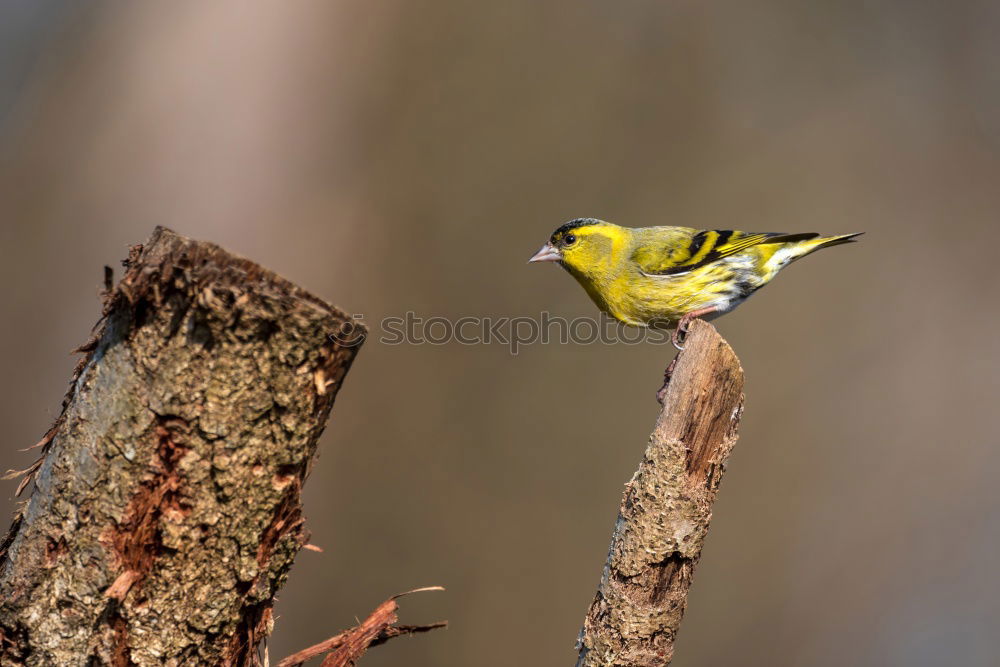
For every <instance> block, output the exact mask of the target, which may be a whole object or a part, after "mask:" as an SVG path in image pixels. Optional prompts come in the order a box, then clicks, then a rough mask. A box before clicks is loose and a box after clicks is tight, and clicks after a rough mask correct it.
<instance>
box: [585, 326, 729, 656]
mask: <svg viewBox="0 0 1000 667" xmlns="http://www.w3.org/2000/svg"><path fill="white" fill-rule="evenodd" d="M665 390H666V391H665V392H664V393H663V401H662V402H663V409H662V411H661V412H660V416H659V419H658V420H657V422H656V426H655V428H654V429H653V434H652V435H651V436H650V439H649V445H648V447H647V448H646V453H645V456H644V458H643V460H642V463H641V464H640V465H639V469H638V471H636V473H635V475H634V476H633V477H632V479H631V481H629V483H628V484H626V486H625V493H624V495H623V497H622V502H621V507H620V509H619V512H618V520H617V522H616V523H615V529H614V533H613V534H612V538H611V549H610V552H609V553H608V558H607V562H606V563H605V565H604V572H603V574H602V576H601V583H600V586H599V588H598V591H597V595H596V596H595V598H594V601H593V603H592V604H591V606H590V610H589V612H588V613H587V617H586V619H585V621H584V626H583V630H582V631H581V633H580V638H579V641H578V645H577V649H578V651H579V659H578V661H577V667H598V666H599V665H600V666H601V667H614V666H620V667H652V666H654V665H655V666H658V667H659V666H662V665H667V664H669V663H670V660H671V659H672V658H673V652H674V639H675V637H676V635H677V630H678V628H679V627H680V623H681V618H682V617H683V615H684V609H685V607H686V605H687V594H688V588H689V587H690V585H691V579H692V576H693V574H694V568H695V565H696V564H697V563H698V558H699V557H700V556H701V549H702V544H703V543H704V540H705V535H706V534H707V533H708V525H709V521H710V520H711V518H712V504H713V503H714V502H715V496H716V493H717V492H718V490H719V484H720V482H721V481H722V474H723V471H724V470H725V465H726V460H727V459H728V458H729V454H730V452H731V451H732V449H733V446H734V445H735V444H736V438H737V427H738V425H739V421H740V415H741V413H742V411H743V369H742V368H741V367H740V363H739V360H738V359H737V358H736V355H735V354H734V353H733V350H732V348H730V347H729V345H728V344H727V343H726V341H724V340H723V339H722V337H721V336H719V334H718V333H717V332H716V331H715V329H714V328H713V327H712V325H710V324H707V323H706V322H703V321H701V320H695V321H694V322H693V323H692V326H691V328H690V331H689V333H688V336H687V340H686V343H685V349H684V351H682V352H681V353H680V354H679V355H678V356H677V359H676V360H675V363H674V364H673V369H672V373H671V374H670V377H669V381H668V384H667V385H666V387H665Z"/></svg>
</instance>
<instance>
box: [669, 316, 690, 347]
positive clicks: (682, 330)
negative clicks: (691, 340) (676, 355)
mask: <svg viewBox="0 0 1000 667" xmlns="http://www.w3.org/2000/svg"><path fill="white" fill-rule="evenodd" d="M687 333H688V322H687V321H685V320H683V319H682V320H681V321H680V322H678V323H677V328H676V329H674V333H673V335H672V336H671V337H670V342H671V343H673V344H674V347H676V348H677V350H678V351H680V352H683V351H684V345H683V343H684V340H685V339H686V338H687Z"/></svg>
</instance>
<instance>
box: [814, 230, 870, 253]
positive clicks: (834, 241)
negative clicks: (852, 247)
mask: <svg viewBox="0 0 1000 667" xmlns="http://www.w3.org/2000/svg"><path fill="white" fill-rule="evenodd" d="M862 234H864V232H855V233H854V234H841V235H840V236H821V237H819V238H818V239H815V240H814V241H813V242H812V244H811V245H814V246H815V247H814V248H813V250H819V249H820V248H831V247H833V246H835V245H841V244H843V243H854V242H855V241H856V240H857V238H858V237H859V236H861V235H862Z"/></svg>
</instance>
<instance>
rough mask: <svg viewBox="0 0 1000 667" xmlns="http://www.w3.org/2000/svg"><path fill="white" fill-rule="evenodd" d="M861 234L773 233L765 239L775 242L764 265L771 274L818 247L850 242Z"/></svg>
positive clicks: (768, 241)
mask: <svg viewBox="0 0 1000 667" xmlns="http://www.w3.org/2000/svg"><path fill="white" fill-rule="evenodd" d="M862 234H864V232H857V233H855V234H841V235H840V236H820V235H819V234H815V233H808V234H781V235H775V236H773V237H770V238H768V239H767V243H768V244H772V243H773V244H775V245H774V246H773V247H774V248H775V250H774V251H773V252H772V253H771V255H770V257H768V258H767V261H766V262H765V263H764V267H765V269H767V270H768V271H769V272H770V273H769V274H770V275H771V276H773V275H774V274H775V273H777V272H778V271H780V270H781V268H782V267H784V266H786V265H788V264H790V263H791V262H794V261H795V260H797V259H801V258H803V257H805V256H806V255H809V254H812V253H814V252H816V251H817V250H819V249H820V248H830V247H832V246H835V245H841V244H843V243H852V242H854V240H855V239H856V238H857V237H859V236H861V235H862ZM768 279H770V278H768Z"/></svg>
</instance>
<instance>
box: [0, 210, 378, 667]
mask: <svg viewBox="0 0 1000 667" xmlns="http://www.w3.org/2000/svg"><path fill="white" fill-rule="evenodd" d="M125 266H126V272H125V275H124V277H123V278H122V280H121V282H120V283H119V284H118V285H117V286H116V287H114V288H113V289H109V291H108V292H107V294H106V295H105V302H104V313H103V316H102V318H101V320H100V321H99V323H98V326H97V327H96V328H95V333H94V335H93V337H92V338H91V340H90V341H89V342H88V343H87V344H85V345H84V346H82V348H81V350H80V351H82V352H84V353H85V356H84V357H83V358H82V359H81V363H80V364H79V365H78V366H77V370H76V373H75V375H74V378H73V381H72V382H71V386H70V389H69V392H68V394H67V396H66V398H65V400H64V402H63V410H62V413H61V415H60V417H59V418H58V419H57V421H56V423H55V425H54V426H53V427H52V429H51V430H50V431H49V432H48V433H47V434H46V437H45V438H44V439H43V440H42V442H41V443H40V444H41V445H42V457H41V458H40V459H39V461H38V462H36V464H35V465H34V466H32V467H31V468H29V470H28V471H26V474H27V477H26V478H25V479H26V480H29V479H32V478H33V479H34V481H35V488H34V490H33V492H32V494H31V497H30V498H29V500H28V501H27V503H26V505H25V506H24V507H23V508H22V510H21V511H20V513H19V515H18V516H17V517H16V518H15V521H14V525H13V526H12V528H11V530H10V533H9V534H8V536H7V538H6V539H5V540H4V542H3V544H2V545H0V552H2V555H0V663H2V664H4V665H18V664H25V665H64V666H72V665H81V666H82V665H88V666H89V665H115V666H124V665H195V664H199V665H201V664H209V665H256V664H259V659H258V655H257V647H258V644H259V643H260V641H261V640H262V639H263V638H264V637H266V636H267V634H268V633H269V631H270V629H271V624H272V620H271V607H272V603H273V597H274V595H275V593H276V592H277V590H278V589H279V588H280V587H281V585H282V584H283V583H284V581H285V578H286V575H287V573H288V570H289V568H290V567H291V564H292V560H293V559H294V557H295V555H296V553H297V552H298V550H299V548H300V547H301V546H302V545H303V544H305V542H306V540H307V538H308V533H307V531H306V529H305V527H304V525H303V517H302V508H301V501H300V491H301V487H302V483H303V482H304V480H305V478H306V476H307V474H308V472H309V467H310V463H311V460H312V456H313V454H314V452H315V451H316V443H317V440H318V438H319V436H320V434H321V433H322V432H323V428H324V426H325V424H326V421H327V417H328V415H329V412H330V408H331V407H332V405H333V401H334V397H335V396H336V394H337V391H338V390H339V389H340V386H341V384H342V382H343V380H344V376H345V374H346V373H347V371H348V369H349V368H350V365H351V362H352V360H353V359H354V356H355V354H356V352H357V350H358V346H359V345H360V342H361V341H362V340H363V334H364V332H363V328H362V327H361V326H360V325H359V324H356V323H354V322H353V321H352V320H351V318H350V317H348V316H347V315H346V314H344V313H343V312H341V311H339V310H337V309H336V308H334V307H332V306H330V305H328V304H326V303H324V302H323V301H321V300H319V299H317V298H316V297H313V296H311V295H310V294H308V293H306V292H305V291H303V290H301V289H300V288H298V287H296V286H295V285H293V284H291V283H290V282H288V281H287V280H285V279H283V278H281V277H279V276H277V275H276V274H274V273H272V272H270V271H268V270H266V269H264V268H261V267H260V266H258V265H256V264H254V263H252V262H250V261H249V260H246V259H243V258H240V257H236V256H234V255H231V254H229V253H227V252H226V251H224V250H222V249H221V248H219V247H217V246H215V245H212V244H210V243H204V242H199V241H193V240H190V239H187V238H185V237H183V236H179V235H177V234H175V233H173V232H171V231H169V230H166V229H162V228H157V230H156V231H155V232H154V234H153V236H152V238H151V239H150V240H149V241H148V242H147V243H146V244H145V246H136V247H135V248H133V249H132V252H131V253H130V257H129V259H128V260H126V262H125ZM108 282H109V283H110V280H109V281H108ZM109 288H110V285H109Z"/></svg>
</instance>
